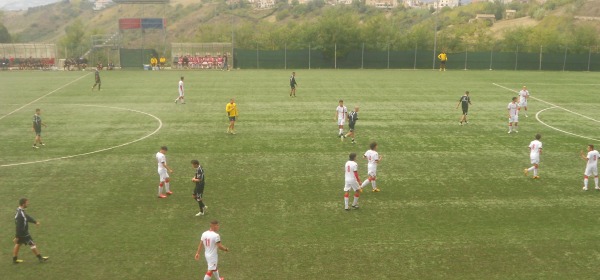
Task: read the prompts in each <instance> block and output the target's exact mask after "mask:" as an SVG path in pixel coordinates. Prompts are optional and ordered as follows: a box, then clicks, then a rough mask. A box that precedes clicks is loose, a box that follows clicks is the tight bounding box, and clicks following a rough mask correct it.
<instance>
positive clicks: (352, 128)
mask: <svg viewBox="0 0 600 280" xmlns="http://www.w3.org/2000/svg"><path fill="white" fill-rule="evenodd" d="M355 124H356V123H353V122H351V123H349V124H348V127H349V128H350V131H354V125H355Z"/></svg>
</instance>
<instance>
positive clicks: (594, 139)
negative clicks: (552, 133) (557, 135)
mask: <svg viewBox="0 0 600 280" xmlns="http://www.w3.org/2000/svg"><path fill="white" fill-rule="evenodd" d="M554 108H558V107H548V108H546V109H543V110H541V111H539V112H537V113H536V114H535V119H536V120H538V122H540V123H541V124H543V125H545V126H547V127H549V128H552V129H554V130H556V131H560V132H562V133H565V134H569V135H573V136H577V137H580V138H584V139H588V140H593V141H600V140H598V139H596V138H592V137H587V136H583V135H579V134H575V133H572V132H568V131H564V130H562V129H559V128H556V127H554V126H551V125H549V124H546V123H545V122H543V121H542V120H540V117H539V115H540V114H541V113H542V112H544V111H546V110H550V109H554Z"/></svg>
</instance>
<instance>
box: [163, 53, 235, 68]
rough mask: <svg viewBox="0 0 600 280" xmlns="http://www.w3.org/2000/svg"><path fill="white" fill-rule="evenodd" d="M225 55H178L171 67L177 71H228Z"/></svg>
mask: <svg viewBox="0 0 600 280" xmlns="http://www.w3.org/2000/svg"><path fill="white" fill-rule="evenodd" d="M227 60H228V58H227V55H217V56H212V55H209V54H207V55H205V56H200V55H195V56H192V55H189V54H188V55H184V56H182V55H178V56H175V57H174V58H173V66H176V67H177V68H179V69H218V70H228V69H229V68H228V67H229V66H228V64H227Z"/></svg>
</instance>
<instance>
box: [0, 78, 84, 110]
mask: <svg viewBox="0 0 600 280" xmlns="http://www.w3.org/2000/svg"><path fill="white" fill-rule="evenodd" d="M89 74H91V73H87V74H85V75H83V76H81V77H79V78H77V79H75V80H73V81H70V82H68V83H66V84H64V85H62V86H60V87H58V88H57V89H55V90H53V91H51V92H48V93H46V94H44V95H42V96H40V97H38V98H37V99H35V100H33V101H31V102H29V103H27V104H25V105H23V106H21V107H19V108H17V109H15V110H13V111H12V112H10V113H8V114H6V115H4V116H2V117H0V120H2V119H4V118H6V117H8V116H10V115H12V114H14V113H16V112H18V111H20V110H21V109H23V108H25V107H27V106H29V105H31V104H33V103H35V102H37V101H39V100H41V99H42V98H44V97H46V96H48V95H50V94H53V93H55V92H57V91H59V90H61V89H63V88H65V87H67V86H69V85H71V84H72V83H74V82H77V81H79V80H81V79H83V78H84V77H86V76H87V75H89Z"/></svg>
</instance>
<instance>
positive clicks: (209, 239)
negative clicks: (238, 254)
mask: <svg viewBox="0 0 600 280" xmlns="http://www.w3.org/2000/svg"><path fill="white" fill-rule="evenodd" d="M218 231H219V222H218V221H217V220H213V221H212V222H210V229H209V230H207V231H205V232H204V233H202V237H200V244H199V245H198V250H197V251H196V255H195V256H194V259H196V260H200V251H201V250H202V247H204V257H205V258H206V263H207V264H208V269H207V271H206V274H205V275H204V280H210V279H212V277H213V275H214V276H215V278H216V279H223V278H222V277H221V276H220V275H219V269H218V267H217V265H218V263H219V254H218V250H223V251H225V252H229V248H227V247H225V246H223V245H222V244H221V236H220V235H219V234H218V233H217V232H218ZM217 249H218V250H217Z"/></svg>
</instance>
